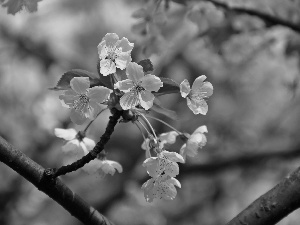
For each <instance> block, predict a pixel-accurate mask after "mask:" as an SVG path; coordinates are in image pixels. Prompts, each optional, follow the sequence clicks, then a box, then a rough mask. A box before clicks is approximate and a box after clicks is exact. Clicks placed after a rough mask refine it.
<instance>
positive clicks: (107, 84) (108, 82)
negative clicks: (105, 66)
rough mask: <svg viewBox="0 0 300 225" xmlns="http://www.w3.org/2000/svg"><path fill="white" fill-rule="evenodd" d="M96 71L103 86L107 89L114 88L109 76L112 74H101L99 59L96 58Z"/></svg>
mask: <svg viewBox="0 0 300 225" xmlns="http://www.w3.org/2000/svg"><path fill="white" fill-rule="evenodd" d="M97 72H98V75H99V77H100V81H101V82H102V83H103V86H105V87H107V88H109V89H114V87H113V85H112V83H111V76H113V75H108V76H103V75H102V73H100V60H98V62H97Z"/></svg>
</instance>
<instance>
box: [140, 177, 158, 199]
mask: <svg viewBox="0 0 300 225" xmlns="http://www.w3.org/2000/svg"><path fill="white" fill-rule="evenodd" d="M154 184H155V180H154V179H153V178H151V179H149V180H147V181H146V182H145V183H144V184H143V185H142V190H144V197H145V199H146V201H147V202H153V199H154V198H155V197H156V193H155V191H156V189H155V187H154Z"/></svg>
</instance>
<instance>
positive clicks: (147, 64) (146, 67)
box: [138, 59, 154, 73]
mask: <svg viewBox="0 0 300 225" xmlns="http://www.w3.org/2000/svg"><path fill="white" fill-rule="evenodd" d="M138 64H139V65H140V66H142V67H143V71H144V72H145V73H147V72H152V71H153V70H154V69H153V64H152V62H151V60H150V59H143V60H141V61H139V62H138Z"/></svg>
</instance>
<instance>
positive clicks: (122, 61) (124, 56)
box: [115, 52, 131, 70]
mask: <svg viewBox="0 0 300 225" xmlns="http://www.w3.org/2000/svg"><path fill="white" fill-rule="evenodd" d="M130 61H131V56H130V54H129V53H126V52H122V53H120V54H119V55H118V57H117V58H116V61H115V62H116V67H118V68H120V69H121V70H124V69H125V68H126V66H127V65H128V63H129V62H130Z"/></svg>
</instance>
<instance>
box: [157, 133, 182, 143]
mask: <svg viewBox="0 0 300 225" xmlns="http://www.w3.org/2000/svg"><path fill="white" fill-rule="evenodd" d="M177 136H178V133H177V132H176V131H170V132H167V133H162V134H160V135H159V140H160V141H161V142H163V143H168V144H174V143H175V142H176V137H177Z"/></svg>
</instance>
